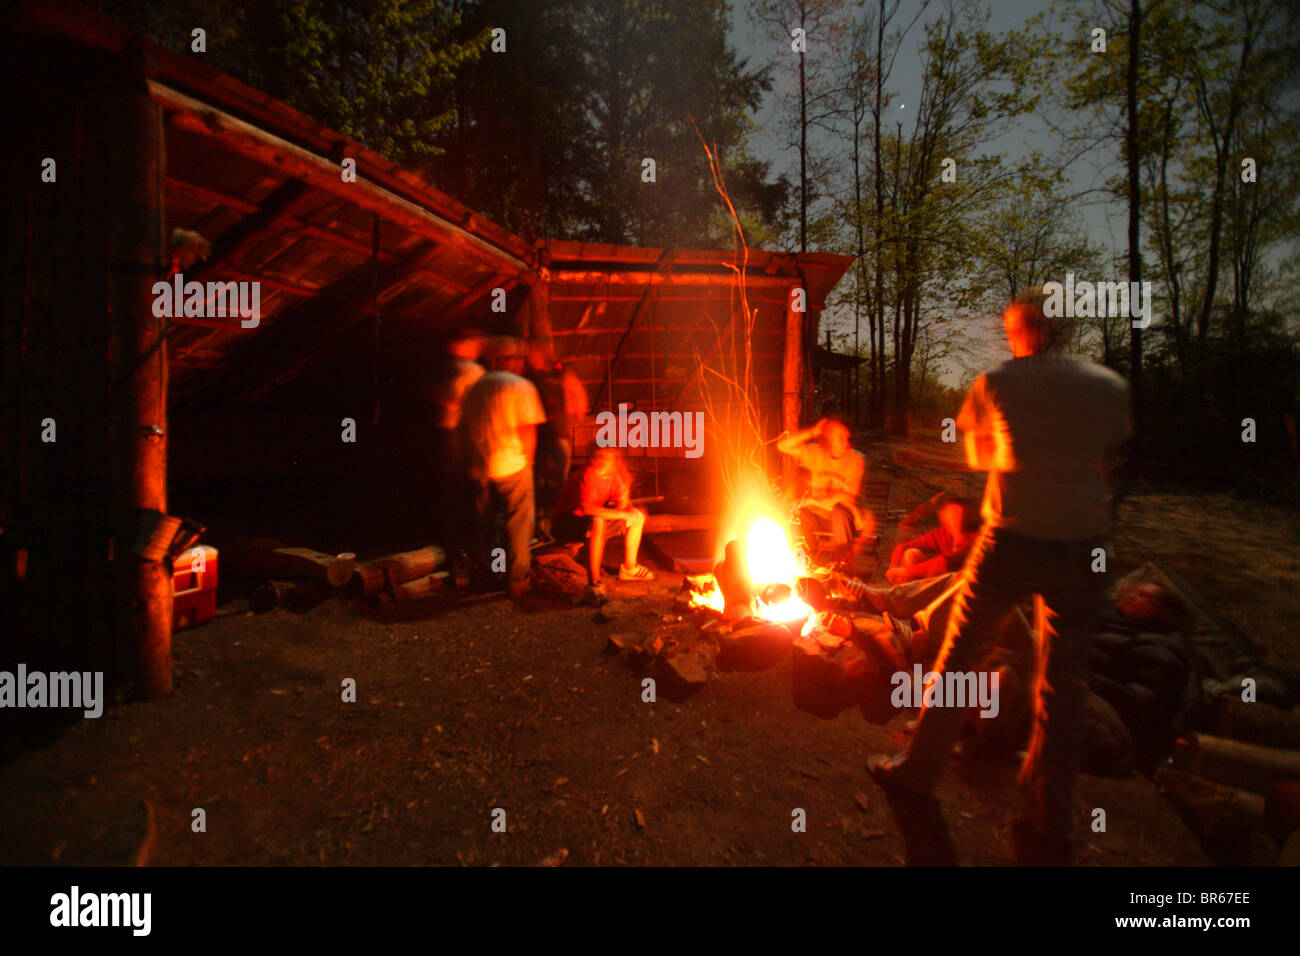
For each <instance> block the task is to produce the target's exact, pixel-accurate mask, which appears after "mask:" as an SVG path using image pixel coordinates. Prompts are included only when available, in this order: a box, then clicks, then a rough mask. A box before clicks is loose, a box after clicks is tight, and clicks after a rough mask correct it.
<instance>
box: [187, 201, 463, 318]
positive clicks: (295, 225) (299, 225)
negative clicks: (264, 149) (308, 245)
mask: <svg viewBox="0 0 1300 956" xmlns="http://www.w3.org/2000/svg"><path fill="white" fill-rule="evenodd" d="M167 185H168V188H174V190H175V191H177V192H185V193H192V194H194V195H196V196H199V197H200V198H202V199H204V200H205V201H207V202H212V203H215V204H217V205H222V206H229V207H230V208H231V209H238V210H240V211H242V212H257V210H258V208H259V207H258V206H257V205H256V204H254V203H250V202H246V201H244V200H242V199H240V198H239V197H238V196H232V195H230V194H228V193H222V192H218V191H217V190H215V189H209V188H208V187H206V186H199V185H196V184H194V183H190V182H186V181H184V180H181V179H177V178H175V177H168V179H167ZM271 226H272V227H274V228H278V229H283V230H284V231H285V232H288V233H306V234H307V235H309V236H311V237H312V238H314V239H319V240H320V241H321V242H324V243H325V244H327V245H331V246H334V247H336V248H339V249H346V250H347V251H348V252H352V253H356V254H357V255H359V256H362V257H364V258H366V259H369V258H370V256H371V252H372V250H371V246H370V243H369V242H368V241H364V240H361V239H357V238H354V237H352V236H349V235H347V234H346V233H343V232H339V231H338V230H337V229H329V228H326V227H325V226H322V225H319V224H318V223H314V222H309V221H308V220H306V219H302V218H300V217H298V216H285V215H280V216H277V217H276V219H275V222H274V223H272V224H271ZM379 261H380V262H400V261H401V260H400V259H399V257H398V256H396V255H395V254H393V253H391V252H388V251H387V250H384V249H380V250H379ZM417 275H419V276H420V277H421V278H424V279H430V280H432V281H434V282H437V283H438V284H439V285H444V286H446V287H447V288H449V289H455V290H456V291H457V292H462V293H463V292H468V291H469V286H467V285H464V284H463V283H460V282H457V281H456V280H455V279H453V278H450V277H449V276H447V275H445V274H444V273H439V272H434V271H433V270H432V269H421V270H419V271H418V273H417ZM263 281H266V280H263ZM281 291H282V292H289V293H291V294H300V292H301V290H300V289H298V288H294V287H290V286H287V285H286V286H284V287H282V288H281ZM314 293H315V290H313V291H312V292H309V293H307V294H314Z"/></svg>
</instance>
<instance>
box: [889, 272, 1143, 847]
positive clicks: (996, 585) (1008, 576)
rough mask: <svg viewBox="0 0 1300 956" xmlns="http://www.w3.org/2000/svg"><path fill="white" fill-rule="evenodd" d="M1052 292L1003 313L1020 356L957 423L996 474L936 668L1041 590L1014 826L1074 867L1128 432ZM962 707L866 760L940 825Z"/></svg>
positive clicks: (1118, 390)
mask: <svg viewBox="0 0 1300 956" xmlns="http://www.w3.org/2000/svg"><path fill="white" fill-rule="evenodd" d="M1045 298H1046V297H1045V296H1044V294H1043V292H1042V290H1041V289H1033V290H1029V291H1028V292H1026V293H1025V294H1024V295H1022V296H1021V297H1019V298H1017V299H1016V300H1015V301H1014V302H1012V303H1011V305H1010V306H1008V307H1007V310H1006V311H1005V312H1004V313H1003V322H1004V324H1005V327H1006V334H1007V342H1008V344H1009V345H1010V346H1011V354H1012V355H1013V356H1014V357H1013V358H1011V359H1010V360H1009V361H1006V362H1003V363H1002V364H1001V365H998V366H997V367H995V368H993V369H991V370H989V371H988V372H986V373H984V374H983V375H981V376H980V377H979V378H978V379H976V380H975V384H974V385H972V386H971V390H970V393H969V394H968V395H967V396H966V402H965V404H964V405H963V406H962V410H961V413H960V415H959V417H958V419H957V424H958V426H959V427H960V428H961V429H962V430H963V431H964V432H965V439H966V457H967V462H968V463H969V465H970V466H971V468H973V469H976V470H978V471H987V472H988V484H987V486H986V489H985V493H984V504H983V517H984V527H983V529H982V530H981V531H980V533H979V536H978V537H977V539H976V542H975V545H974V547H973V549H972V551H971V555H970V557H969V558H968V559H967V562H966V565H965V567H964V568H963V570H962V574H961V579H960V585H959V587H958V591H957V594H956V598H955V600H956V605H955V607H954V609H953V612H952V616H951V618H950V620H949V622H948V627H947V630H946V634H945V638H944V643H943V648H942V650H940V652H939V659H938V662H937V665H936V668H935V669H936V670H937V671H938V672H939V673H940V677H939V681H940V682H942V681H943V680H944V678H943V676H942V675H943V674H945V673H947V672H949V671H955V672H962V671H969V669H970V668H971V667H973V666H974V665H975V662H976V661H977V660H978V659H979V652H980V649H981V645H982V644H984V643H985V642H986V641H987V640H988V639H989V638H990V637H991V636H992V635H993V633H994V631H995V630H996V627H997V624H998V622H999V621H1000V620H1001V619H1002V618H1003V617H1004V616H1005V615H1006V614H1007V613H1008V612H1009V611H1010V610H1011V609H1012V608H1013V607H1014V606H1015V604H1016V602H1017V601H1019V600H1020V599H1021V598H1023V597H1026V596H1028V595H1035V597H1036V605H1035V606H1036V612H1037V613H1036V614H1035V618H1036V620H1035V628H1036V630H1037V639H1038V676H1037V679H1036V682H1035V684H1036V686H1035V695H1034V696H1035V701H1034V730H1033V737H1032V739H1031V740H1030V744H1029V752H1028V755H1027V756H1026V758H1025V764H1024V767H1023V769H1022V771H1021V777H1020V781H1021V786H1022V788H1023V789H1024V790H1025V793H1026V797H1027V800H1028V805H1029V813H1028V815H1027V817H1026V818H1024V819H1022V820H1020V821H1018V822H1017V823H1016V824H1015V826H1014V827H1013V830H1012V836H1013V840H1014V843H1015V851H1016V857H1017V859H1018V861H1019V862H1020V863H1022V864H1026V865H1053V864H1056V865H1064V864H1066V863H1068V862H1069V857H1070V834H1071V832H1072V830H1073V823H1074V821H1073V814H1072V807H1071V800H1072V795H1073V792H1074V778H1075V775H1076V773H1077V772H1078V767H1079V760H1080V753H1081V749H1082V741H1081V720H1080V717H1081V713H1080V712H1081V708H1082V704H1083V700H1084V695H1085V693H1086V690H1087V685H1086V683H1085V673H1084V666H1085V665H1084V662H1085V661H1086V659H1087V651H1088V644H1089V642H1090V641H1091V638H1092V635H1093V633H1094V631H1095V628H1096V624H1097V621H1098V613H1099V605H1100V603H1101V599H1102V593H1103V585H1104V582H1105V577H1104V575H1102V574H1100V573H1094V571H1093V566H1094V562H1095V561H1096V560H1097V558H1096V554H1095V549H1098V548H1105V547H1106V544H1107V541H1108V538H1109V535H1110V529H1111V502H1110V498H1111V490H1110V486H1109V481H1108V477H1109V476H1108V467H1109V466H1110V465H1111V463H1112V461H1113V459H1114V457H1115V456H1116V454H1117V453H1118V452H1119V450H1120V447H1121V446H1122V444H1123V443H1124V441H1125V440H1126V439H1127V438H1128V437H1129V435H1130V433H1131V431H1132V425H1131V422H1130V415H1129V388H1128V383H1127V382H1126V381H1124V379H1123V378H1121V377H1120V376H1119V375H1117V374H1116V373H1114V372H1112V371H1111V370H1110V369H1107V368H1105V367H1103V366H1101V365H1097V364H1095V363H1093V362H1090V361H1087V360H1085V359H1083V358H1080V357H1077V356H1070V355H1066V354H1063V353H1064V352H1065V349H1066V343H1067V342H1068V341H1069V338H1070V335H1069V332H1070V329H1069V324H1068V323H1067V322H1066V321H1065V320H1064V319H1062V318H1050V317H1048V316H1046V315H1045V314H1044V312H1043V302H1044V300H1045ZM949 686H951V685H949ZM943 703H944V704H945V705H950V704H951V703H952V702H951V701H943ZM967 715H968V711H967V709H966V708H964V707H953V706H942V707H941V706H937V705H936V706H934V707H926V708H925V709H924V710H923V711H922V712H921V719H920V720H919V722H918V724H917V728H916V736H915V737H914V738H913V740H912V743H911V746H910V747H909V748H908V749H907V751H906V752H905V753H903V754H901V755H899V756H897V757H894V758H892V759H891V758H887V757H884V756H883V755H877V756H875V757H872V758H871V760H870V761H869V762H868V764H867V771H868V773H870V774H871V776H872V777H873V778H874V779H875V780H876V782H877V783H878V784H880V786H881V787H882V788H883V789H884V790H885V791H886V792H887V793H888V794H889V795H890V797H891V802H893V803H896V804H901V806H903V807H907V808H909V809H913V810H915V809H921V810H923V811H924V814H925V816H926V817H927V818H929V819H930V820H931V821H933V822H934V823H935V824H936V827H935V828H936V829H937V830H939V831H942V818H941V817H939V815H938V809H937V804H936V803H935V802H934V797H933V795H932V794H933V791H934V787H935V785H936V784H937V783H938V782H939V777H940V774H941V773H942V771H943V766H944V762H945V761H946V760H947V758H948V753H949V751H950V750H951V748H952V745H953V743H954V742H955V741H956V739H957V736H958V734H959V732H960V730H961V726H962V722H963V720H964V719H965V718H966V717H967ZM945 842H946V841H945Z"/></svg>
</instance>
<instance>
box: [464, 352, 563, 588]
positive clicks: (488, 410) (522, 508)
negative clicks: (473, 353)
mask: <svg viewBox="0 0 1300 956" xmlns="http://www.w3.org/2000/svg"><path fill="white" fill-rule="evenodd" d="M526 349H527V347H526V346H525V344H524V342H523V340H521V339H517V338H512V337H510V336H497V337H496V338H493V339H491V340H490V341H489V342H488V344H487V348H486V349H485V351H484V358H485V359H486V360H487V363H488V367H489V368H490V369H491V371H489V372H487V373H486V374H484V375H483V376H482V377H481V378H479V380H478V381H477V382H475V383H474V385H473V386H472V387H471V388H470V390H469V392H468V393H467V394H466V395H465V403H464V409H463V420H464V426H465V433H466V435H467V436H468V438H469V463H470V475H471V477H472V478H473V479H474V482H475V494H474V516H475V519H476V521H477V525H478V545H479V550H478V554H477V556H476V557H477V559H478V561H479V562H480V563H481V564H486V563H488V562H490V560H491V557H490V556H491V551H492V548H493V546H494V543H495V537H496V536H495V523H496V516H497V513H498V511H499V510H504V512H505V522H506V536H507V538H508V539H509V548H508V549H507V550H508V568H509V575H510V584H509V590H510V596H511V597H519V596H521V595H523V594H524V592H526V591H527V590H528V571H529V568H530V567H531V562H532V550H531V544H532V538H533V520H534V517H535V515H534V499H533V457H534V455H535V453H536V450H537V426H538V425H540V424H541V423H542V422H544V421H545V420H546V414H545V412H543V410H542V402H541V399H539V398H538V396H537V389H535V388H534V387H533V385H532V383H531V382H529V381H528V379H526V378H524V377H523V372H524V367H525V364H526V363H525V355H526Z"/></svg>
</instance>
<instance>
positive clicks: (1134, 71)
mask: <svg viewBox="0 0 1300 956" xmlns="http://www.w3.org/2000/svg"><path fill="white" fill-rule="evenodd" d="M1141 49H1142V0H1129V44H1128V73H1127V76H1126V84H1125V104H1126V109H1127V122H1128V128H1127V129H1126V131H1125V148H1126V152H1127V153H1128V157H1127V158H1128V280H1129V282H1130V283H1133V282H1141V281H1142V249H1141V246H1140V245H1139V240H1140V238H1141V225H1142V182H1141V179H1140V170H1139V168H1138V166H1139V164H1138V159H1139V157H1138V100H1137V83H1138V67H1139V64H1140V54H1141ZM1139 288H1140V287H1139ZM1129 329H1130V335H1131V338H1130V345H1129V352H1130V358H1129V366H1130V368H1129V379H1130V381H1131V383H1132V401H1133V462H1132V465H1133V467H1134V468H1135V469H1136V468H1137V467H1138V466H1140V465H1141V462H1142V330H1141V329H1139V328H1138V327H1137V326H1136V325H1134V324H1133V323H1132V322H1130V323H1129Z"/></svg>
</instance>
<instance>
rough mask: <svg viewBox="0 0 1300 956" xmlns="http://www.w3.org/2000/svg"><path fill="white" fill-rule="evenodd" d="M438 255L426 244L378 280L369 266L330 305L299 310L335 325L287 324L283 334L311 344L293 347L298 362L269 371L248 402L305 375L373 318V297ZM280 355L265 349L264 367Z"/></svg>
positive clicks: (337, 288)
mask: <svg viewBox="0 0 1300 956" xmlns="http://www.w3.org/2000/svg"><path fill="white" fill-rule="evenodd" d="M438 251H439V247H438V245H437V244H436V243H433V242H428V243H425V244H423V245H421V246H420V247H418V248H416V249H414V250H413V251H412V252H410V253H409V254H408V255H407V257H406V258H405V259H403V260H402V261H401V262H399V263H397V264H395V265H389V266H386V267H384V268H382V269H380V270H379V275H378V277H377V278H376V277H375V275H374V272H373V269H372V266H371V264H370V263H366V264H365V265H363V266H359V267H358V268H356V269H354V270H353V271H352V272H350V273H348V275H347V276H346V277H345V278H344V279H342V280H341V281H340V282H338V283H336V284H335V285H334V286H331V287H330V296H329V300H328V301H320V300H318V302H316V303H312V302H308V303H304V304H303V305H302V306H300V307H299V309H295V310H294V311H295V313H297V312H299V311H302V312H304V313H305V312H307V311H317V312H320V313H323V314H328V315H331V316H333V321H331V322H329V323H321V322H313V323H311V324H310V326H309V327H308V325H307V323H305V322H301V321H296V320H291V321H290V322H289V323H287V325H288V328H286V329H283V330H282V334H284V335H290V336H298V337H301V338H309V339H310V341H309V342H303V341H299V342H297V343H296V344H295V345H294V346H293V351H292V352H291V353H290V354H294V355H297V358H295V359H294V360H293V361H292V362H290V363H289V364H288V365H287V366H285V367H284V369H283V371H280V372H278V373H276V374H274V375H272V374H270V372H269V368H268V369H267V370H266V371H265V372H264V375H263V378H262V384H261V385H259V386H258V387H257V388H255V389H253V390H252V391H251V392H249V393H248V399H249V400H250V401H251V400H255V399H258V398H261V397H262V396H263V395H265V394H266V393H267V392H269V391H270V390H271V389H273V388H275V387H276V386H278V385H280V384H281V383H283V382H285V381H287V380H288V379H290V378H293V377H295V376H297V375H299V374H301V372H302V370H303V369H305V368H307V366H309V365H310V364H311V363H312V362H313V361H315V359H316V357H317V356H318V355H320V354H321V353H322V352H324V351H325V350H326V349H327V348H329V347H331V345H332V343H333V342H335V341H337V339H338V336H339V335H340V334H341V333H342V332H343V331H344V330H345V329H347V328H348V327H349V326H351V325H354V324H355V323H357V322H359V321H360V320H361V319H363V318H365V317H366V316H367V315H369V314H370V311H371V303H372V296H373V294H374V290H375V289H376V288H378V289H380V290H383V289H388V288H390V287H391V286H394V285H397V284H398V283H400V282H405V281H406V280H407V279H409V278H410V277H411V275H412V274H414V273H415V272H417V271H419V269H421V268H422V267H423V266H424V265H425V263H427V262H428V260H429V258H430V257H431V256H434V255H436V254H437V253H438ZM277 324H279V325H285V324H286V323H283V322H278V323H277ZM277 353H280V356H282V354H283V353H282V352H281V350H280V349H279V348H278V347H276V345H275V344H271V345H270V346H269V348H264V349H262V356H263V359H262V361H263V363H264V364H265V365H266V366H271V365H274V364H275V363H276V360H277V357H279V356H277Z"/></svg>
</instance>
